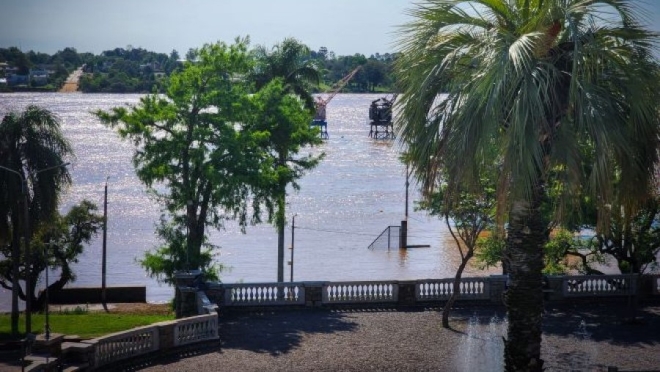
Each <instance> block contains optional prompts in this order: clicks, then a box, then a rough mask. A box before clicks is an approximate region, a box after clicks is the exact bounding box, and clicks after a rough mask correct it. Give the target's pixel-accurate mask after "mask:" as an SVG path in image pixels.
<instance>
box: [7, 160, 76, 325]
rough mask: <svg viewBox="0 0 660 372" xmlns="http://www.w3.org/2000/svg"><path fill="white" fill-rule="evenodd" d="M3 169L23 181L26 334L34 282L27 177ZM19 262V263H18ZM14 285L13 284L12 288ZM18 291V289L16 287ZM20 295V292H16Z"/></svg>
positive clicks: (61, 165)
mask: <svg viewBox="0 0 660 372" xmlns="http://www.w3.org/2000/svg"><path fill="white" fill-rule="evenodd" d="M69 164H70V163H62V164H59V165H55V166H52V167H48V168H44V169H39V170H37V171H35V172H34V173H33V174H32V175H33V176H36V175H38V174H39V173H41V172H45V171H48V170H52V169H56V168H61V167H66V166H67V165H69ZM0 168H1V169H4V170H6V171H8V172H11V173H13V174H15V175H17V176H18V177H19V178H20V179H21V194H22V195H23V219H24V225H23V240H24V243H25V272H26V275H25V333H32V280H31V278H30V275H31V274H32V257H31V252H30V214H29V205H28V184H27V177H24V176H23V174H22V173H20V172H18V171H16V170H14V169H11V168H7V167H3V166H2V165H0ZM16 262H17V261H16ZM16 283H18V277H17V278H16ZM13 285H14V284H13V283H12V286H13ZM15 288H16V291H18V287H15ZM16 294H18V292H16ZM13 297H14V290H13V289H12V300H14V298H13ZM14 306H18V298H16V303H15V304H12V312H13V310H14Z"/></svg>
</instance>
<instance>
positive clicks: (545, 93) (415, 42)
mask: <svg viewBox="0 0 660 372" xmlns="http://www.w3.org/2000/svg"><path fill="white" fill-rule="evenodd" d="M463 3H464V2H463V1H460V0H446V1H432V0H429V1H424V2H422V3H419V4H416V5H415V6H414V8H413V9H412V10H411V11H410V15H411V16H412V19H411V21H410V22H408V23H407V24H406V25H404V26H403V27H402V29H401V33H400V35H401V40H400V41H399V45H401V48H400V50H399V51H400V52H401V56H400V58H398V60H397V62H396V63H397V66H396V71H397V83H398V84H399V86H400V87H401V90H402V92H401V93H402V94H401V100H400V102H399V115H398V117H397V123H396V125H397V127H398V128H399V133H400V138H401V139H402V140H403V141H404V143H405V144H406V145H407V151H408V155H409V159H410V162H411V165H412V166H413V169H414V171H415V174H416V176H417V178H418V179H419V180H420V181H421V184H422V185H423V187H424V188H425V191H427V192H428V191H432V189H433V187H434V186H435V185H436V184H437V182H438V178H439V176H444V179H443V181H444V182H445V183H446V184H447V185H448V188H449V189H450V190H459V189H461V188H462V187H465V186H466V185H476V184H477V181H478V178H477V176H478V175H479V174H480V171H481V169H482V167H483V156H484V153H490V149H491V148H492V147H493V146H495V147H496V149H497V150H496V151H495V156H493V159H496V161H497V162H498V164H499V169H498V178H497V181H496V182H495V184H496V185H497V192H496V194H497V200H498V203H497V208H498V212H499V213H498V214H499V215H500V216H504V215H506V216H507V222H508V225H507V246H506V251H505V254H504V256H503V257H504V262H505V266H507V269H508V270H507V272H508V273H509V274H510V279H511V285H510V287H509V291H508V292H507V295H506V296H505V303H506V306H507V310H508V312H509V334H508V338H507V340H506V342H505V364H506V368H507V370H540V369H541V367H542V361H541V360H540V349H541V347H540V343H541V312H542V311H543V294H542V291H541V288H542V269H543V266H544V261H543V246H544V244H545V243H546V241H547V236H548V234H547V230H548V224H547V221H546V220H545V216H546V215H545V214H544V213H543V211H542V204H543V202H544V200H545V199H546V198H547V197H548V195H547V193H546V191H547V186H548V185H549V184H548V180H549V179H550V178H551V177H552V176H553V172H554V171H556V170H561V173H560V175H561V179H560V186H561V188H560V189H559V191H560V192H558V193H557V195H558V196H559V197H558V198H557V199H556V203H555V205H554V206H553V207H554V208H553V212H556V213H555V214H554V215H555V221H556V222H557V223H558V224H561V223H562V222H564V221H563V218H564V217H565V216H569V215H572V213H562V212H565V211H568V210H570V209H571V208H572V207H573V206H574V203H575V200H576V198H578V197H582V198H584V197H589V198H591V199H592V200H595V201H596V202H595V203H596V210H597V212H598V214H599V218H598V221H599V224H600V223H603V222H604V221H605V219H606V218H609V216H608V211H607V208H606V205H612V204H613V203H614V202H615V201H618V202H619V203H620V204H621V205H622V206H626V205H634V204H636V203H639V201H640V200H644V199H645V198H647V197H648V195H650V193H651V191H652V190H654V189H655V185H653V182H652V181H653V176H652V175H654V174H655V172H656V169H657V165H658V162H659V154H660V152H659V151H658V150H659V149H660V115H658V110H657V102H658V101H659V100H660V66H659V64H658V60H657V58H656V57H655V55H654V52H657V50H654V48H655V45H656V40H657V35H656V33H654V32H652V31H650V30H647V29H645V28H644V26H643V25H644V23H643V22H641V21H640V20H639V19H638V17H637V16H638V14H639V13H638V12H637V11H638V8H637V6H638V4H637V2H634V1H632V0H619V1H610V0H594V1H589V2H588V5H586V6H582V5H585V3H584V2H580V1H577V0H576V1H573V0H569V1H544V0H528V1H506V0H475V1H471V2H470V3H471V4H472V5H473V7H468V8H466V7H464V6H463V5H464V4H463ZM578 4H580V6H578ZM603 19H607V22H604V21H602V20H603ZM440 93H446V97H443V98H444V99H438V95H439V94H440ZM584 144H593V146H584ZM585 149H586V150H587V151H589V152H590V154H589V155H590V156H585V153H584V152H582V150H585ZM588 162H589V163H588ZM585 164H586V166H585ZM615 180H616V181H617V182H616V183H615V182H614V181H615ZM615 184H616V190H615ZM615 192H618V195H620V196H621V199H619V200H617V198H616V197H615ZM454 196H455V197H457V198H459V197H460V194H455V195H454ZM623 199H625V201H624V200H623ZM628 215H630V214H628ZM531 366H534V367H531Z"/></svg>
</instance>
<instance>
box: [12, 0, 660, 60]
mask: <svg viewBox="0 0 660 372" xmlns="http://www.w3.org/2000/svg"><path fill="white" fill-rule="evenodd" d="M635 1H639V2H642V3H645V7H646V9H647V10H648V12H647V14H646V15H647V20H648V22H649V24H650V26H651V28H652V29H654V30H656V31H659V32H660V0H635ZM412 5H413V0H324V1H319V0H2V2H1V6H0V47H2V48H7V47H10V46H17V47H19V48H20V49H21V50H23V51H28V50H34V51H37V52H43V53H48V54H53V53H55V52H57V51H58V50H62V49H64V48H66V47H73V48H76V49H77V50H78V52H92V53H94V54H98V53H100V52H102V51H104V50H109V49H114V48H118V47H121V48H126V47H127V46H129V45H130V46H132V47H134V48H144V49H147V50H150V51H154V52H161V53H170V52H171V51H172V50H173V49H176V50H177V51H178V52H179V54H180V55H181V56H184V55H185V53H186V52H187V51H188V49H189V48H198V47H201V46H202V45H203V44H205V43H213V42H216V41H224V42H227V43H231V42H233V40H234V39H235V38H236V37H237V36H241V37H244V36H248V35H249V36H250V39H251V44H252V45H265V46H267V47H271V46H273V45H274V44H276V43H279V42H281V41H282V40H283V39H284V38H286V37H295V38H296V39H298V40H300V41H301V42H303V43H305V44H307V46H309V47H310V48H311V49H312V50H318V49H319V48H320V47H322V46H324V47H326V48H328V50H329V51H333V52H335V54H336V55H353V54H355V53H360V54H364V55H365V56H367V57H368V56H370V55H372V54H375V53H381V54H383V53H388V52H394V51H396V49H397V48H396V44H395V42H396V39H397V37H396V31H397V28H398V26H400V25H402V24H404V23H405V22H406V21H408V20H410V18H409V17H408V16H407V15H406V9H410V8H411V7H412Z"/></svg>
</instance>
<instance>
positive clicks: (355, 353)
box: [0, 304, 660, 372]
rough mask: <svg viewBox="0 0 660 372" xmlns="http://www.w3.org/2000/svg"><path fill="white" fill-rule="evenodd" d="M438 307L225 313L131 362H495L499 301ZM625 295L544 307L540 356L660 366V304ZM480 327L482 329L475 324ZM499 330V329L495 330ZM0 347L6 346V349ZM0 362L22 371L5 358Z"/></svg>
mask: <svg viewBox="0 0 660 372" xmlns="http://www.w3.org/2000/svg"><path fill="white" fill-rule="evenodd" d="M441 315H442V314H441V313H440V312H438V311H434V310H429V311H393V310H370V311H364V310H352V311H321V310H319V311H282V312H267V313H260V314H249V315H247V314H244V315H236V316H229V315H228V316H223V317H221V320H220V335H221V339H220V341H219V342H217V343H214V344H210V345H205V346H200V347H199V348H197V349H193V350H192V351H191V350H186V351H185V352H183V353H180V354H178V355H174V356H170V357H167V358H159V359H156V360H154V361H151V362H147V363H142V364H140V365H138V366H131V367H130V368H129V369H128V370H130V371H137V370H143V371H149V372H168V371H177V372H178V371H184V372H185V371H191V372H207V371H209V372H210V371H241V372H243V371H245V372H250V371H282V372H284V371H286V372H289V371H292V372H296V371H328V372H334V371H379V372H380V371H440V372H442V371H448V372H455V371H469V372H479V371H487V372H493V371H496V370H497V369H496V368H495V367H494V366H493V365H496V364H497V363H498V362H497V359H499V355H501V350H500V349H499V348H500V347H501V341H500V340H501V337H499V336H494V335H492V334H491V333H489V332H490V331H489V330H490V329H491V328H500V329H502V328H503V327H501V326H500V327H492V326H491V318H493V317H494V316H495V317H499V318H502V317H503V315H504V309H503V308H502V307H482V306H480V307H466V308H460V309H455V310H454V311H453V312H452V319H451V325H452V327H453V328H454V329H451V330H447V329H443V328H442V327H441V326H440V322H441ZM629 315H630V314H629V312H628V311H627V308H626V307H625V305H612V304H601V305H598V304H591V305H580V306H555V307H549V308H548V309H547V312H546V315H545V319H544V330H543V358H544V359H545V360H546V368H547V369H546V370H547V371H607V366H616V367H618V368H619V369H620V371H658V372H660V306H648V307H645V308H643V309H641V310H639V311H638V313H637V315H638V322H635V323H632V324H631V323H628V322H625V321H624V319H625V318H626V317H628V316H629ZM475 329H476V330H479V332H475V331H474V330H475ZM496 332H498V331H496ZM1 358H2V354H1V353H0V359H1ZM1 363H2V360H0V371H19V370H20V368H18V367H10V366H9V365H8V364H5V365H4V369H3V365H2V364H1Z"/></svg>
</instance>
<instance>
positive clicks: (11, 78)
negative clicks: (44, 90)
mask: <svg viewBox="0 0 660 372" xmlns="http://www.w3.org/2000/svg"><path fill="white" fill-rule="evenodd" d="M29 82H30V75H18V74H11V75H7V84H8V85H9V86H16V85H28V83H29Z"/></svg>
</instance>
